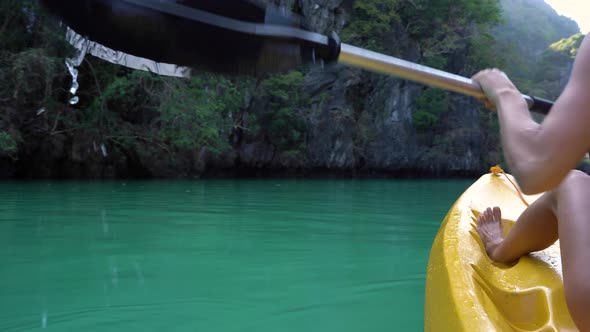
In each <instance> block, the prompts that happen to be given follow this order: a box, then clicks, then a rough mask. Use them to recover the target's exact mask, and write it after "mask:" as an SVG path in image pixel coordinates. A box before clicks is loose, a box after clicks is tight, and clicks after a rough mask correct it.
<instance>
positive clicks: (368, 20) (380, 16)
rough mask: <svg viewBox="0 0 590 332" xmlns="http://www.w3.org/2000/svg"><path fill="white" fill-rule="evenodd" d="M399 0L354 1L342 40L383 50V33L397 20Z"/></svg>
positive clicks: (388, 30) (389, 29)
mask: <svg viewBox="0 0 590 332" xmlns="http://www.w3.org/2000/svg"><path fill="white" fill-rule="evenodd" d="M398 4H399V0H363V1H355V3H354V9H353V12H352V15H351V16H352V18H351V21H350V23H349V24H348V26H347V27H346V28H345V29H344V30H343V31H342V40H343V41H345V42H348V43H352V44H355V45H358V46H362V47H365V48H369V49H372V50H375V51H383V48H384V45H383V42H382V38H383V35H384V34H386V33H387V32H390V31H391V29H392V26H393V24H394V23H396V22H399V16H398V14H397V12H396V11H397V7H398Z"/></svg>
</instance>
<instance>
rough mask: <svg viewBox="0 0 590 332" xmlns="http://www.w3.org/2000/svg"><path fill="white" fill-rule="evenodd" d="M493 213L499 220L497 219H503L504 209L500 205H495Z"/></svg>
mask: <svg viewBox="0 0 590 332" xmlns="http://www.w3.org/2000/svg"><path fill="white" fill-rule="evenodd" d="M493 215H494V219H495V220H497V221H500V220H502V210H500V208H499V207H497V206H494V210H493Z"/></svg>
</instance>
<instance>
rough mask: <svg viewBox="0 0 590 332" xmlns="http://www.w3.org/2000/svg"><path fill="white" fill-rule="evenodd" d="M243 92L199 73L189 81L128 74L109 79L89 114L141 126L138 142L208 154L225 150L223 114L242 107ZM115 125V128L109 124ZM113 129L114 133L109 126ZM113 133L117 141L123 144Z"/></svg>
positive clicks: (226, 125) (228, 125) (218, 78)
mask: <svg viewBox="0 0 590 332" xmlns="http://www.w3.org/2000/svg"><path fill="white" fill-rule="evenodd" d="M242 100H243V91H239V90H238V87H237V86H236V84H235V83H234V82H233V81H231V80H230V79H228V78H225V77H223V76H219V75H212V74H202V75H199V76H195V77H192V78H191V79H189V80H186V79H177V78H169V77H162V76H158V75H155V74H152V73H148V72H143V71H132V72H130V73H129V74H127V75H125V76H120V77H116V78H114V79H113V80H112V81H111V83H110V84H109V85H108V86H107V87H106V88H105V89H104V91H103V93H102V94H101V95H100V96H98V98H96V99H95V101H94V104H93V105H92V107H91V109H92V111H93V112H95V113H100V112H110V113H113V112H115V113H117V114H118V115H119V117H121V118H123V119H127V120H128V121H130V122H132V123H138V124H141V125H142V127H143V128H145V129H146V130H145V132H144V133H143V134H142V135H143V138H144V139H148V140H149V141H152V142H158V143H159V144H164V145H166V146H169V147H170V148H178V149H198V148H200V147H207V148H208V149H209V151H211V152H215V153H218V152H221V151H223V150H225V149H228V148H229V144H228V141H227V136H228V132H229V130H231V123H230V122H229V121H228V118H229V114H230V113H231V112H235V111H237V110H238V109H239V108H240V107H241V104H242ZM114 125H115V126H116V124H114ZM113 130H115V131H117V130H119V131H120V129H118V128H113ZM128 136H129V135H121V133H119V135H113V138H116V139H119V143H121V144H125V143H129V142H127V141H126V140H124V139H123V140H121V138H125V137H128Z"/></svg>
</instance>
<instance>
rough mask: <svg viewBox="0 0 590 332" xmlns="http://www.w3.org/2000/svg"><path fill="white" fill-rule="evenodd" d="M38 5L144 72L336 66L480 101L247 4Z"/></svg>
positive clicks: (51, 1)
mask: <svg viewBox="0 0 590 332" xmlns="http://www.w3.org/2000/svg"><path fill="white" fill-rule="evenodd" d="M42 1H43V3H44V4H45V5H46V6H47V7H48V8H49V9H50V10H52V11H53V12H54V13H56V14H57V15H58V16H59V17H61V19H62V20H63V21H64V23H65V24H66V25H68V26H69V27H70V28H72V29H73V30H74V31H75V32H76V33H77V34H79V35H81V36H84V37H85V38H88V39H89V40H92V41H93V42H94V43H97V44H98V45H100V46H102V47H104V48H106V49H108V50H110V51H111V53H113V52H114V53H118V52H123V53H124V54H125V55H129V56H128V58H132V59H134V60H133V61H136V60H137V59H140V60H137V61H144V62H143V63H145V61H152V62H154V63H155V64H156V65H155V66H147V67H149V70H152V71H155V72H158V68H159V67H160V64H161V65H162V66H163V65H166V66H182V67H190V68H197V69H204V70H208V71H214V72H221V73H230V74H248V75H257V76H263V75H265V74H268V73H273V72H280V71H285V70H288V69H292V68H294V67H296V66H298V65H300V64H304V63H333V62H338V63H343V64H347V65H351V66H355V67H359V68H362V69H366V70H370V71H374V72H378V73H384V74H388V75H392V76H395V77H399V78H403V79H407V80H411V81H414V82H418V83H422V84H425V85H429V86H433V87H437V88H441V89H444V90H448V91H453V92H457V93H461V94H464V95H468V96H473V97H476V98H485V95H484V93H483V92H482V91H481V89H480V88H479V86H478V85H477V84H475V83H474V82H473V81H472V80H471V79H469V78H465V77H461V76H458V75H454V74H450V73H447V72H444V71H441V70H437V69H434V68H430V67H426V66H422V65H419V64H415V63H412V62H408V61H405V60H401V59H398V58H394V57H391V56H387V55H384V54H379V53H376V52H372V51H368V50H365V49H362V48H359V47H355V46H351V45H347V44H343V43H341V42H340V40H339V38H338V36H337V35H336V33H332V34H331V35H330V36H326V35H323V34H319V33H314V32H310V31H308V30H305V29H303V28H302V27H301V24H300V21H299V19H298V18H297V17H296V16H294V15H291V14H289V13H287V12H286V11H284V10H283V9H281V8H278V7H274V6H263V5H261V4H257V3H255V2H254V1H252V0H250V1H249V0H42ZM346 1H347V2H348V3H350V2H351V1H350V0H346ZM70 41H71V42H72V40H70ZM74 44H75V43H74ZM75 46H76V45H75ZM98 53H101V52H94V53H93V54H94V55H97V54H98ZM102 53H104V52H102ZM101 57H103V58H107V60H109V61H111V62H115V63H119V64H123V65H127V66H129V67H133V68H142V67H146V66H145V65H138V64H137V63H135V64H130V63H132V62H133V61H130V60H128V58H125V60H124V61H122V60H118V61H117V60H114V59H113V58H114V57H113V56H112V55H111V56H109V57H106V56H101ZM119 58H120V56H119ZM146 59H149V60H146ZM142 69H146V68H142ZM162 73H165V72H164V70H163V71H162ZM523 98H524V99H525V100H526V101H527V104H528V105H529V109H530V110H531V111H534V112H538V113H543V114H547V113H548V112H549V110H550V109H551V107H552V106H553V103H552V102H551V101H547V100H543V99H540V98H536V97H530V96H526V95H523Z"/></svg>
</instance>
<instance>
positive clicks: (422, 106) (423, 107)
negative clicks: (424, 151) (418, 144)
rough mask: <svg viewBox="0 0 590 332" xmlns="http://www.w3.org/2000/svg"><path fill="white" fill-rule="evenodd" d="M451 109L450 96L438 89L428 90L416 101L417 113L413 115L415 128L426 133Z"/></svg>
mask: <svg viewBox="0 0 590 332" xmlns="http://www.w3.org/2000/svg"><path fill="white" fill-rule="evenodd" d="M448 107H449V96H448V94H447V93H446V92H444V91H441V90H437V89H426V90H424V92H423V93H422V94H421V95H420V97H418V98H417V99H416V111H415V112H414V113H413V114H412V120H413V124H414V127H415V128H416V129H417V130H418V131H425V130H427V129H429V128H431V127H433V126H434V125H435V124H436V123H437V122H438V120H439V118H440V117H441V116H442V115H444V114H445V113H446V112H447V110H448Z"/></svg>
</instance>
